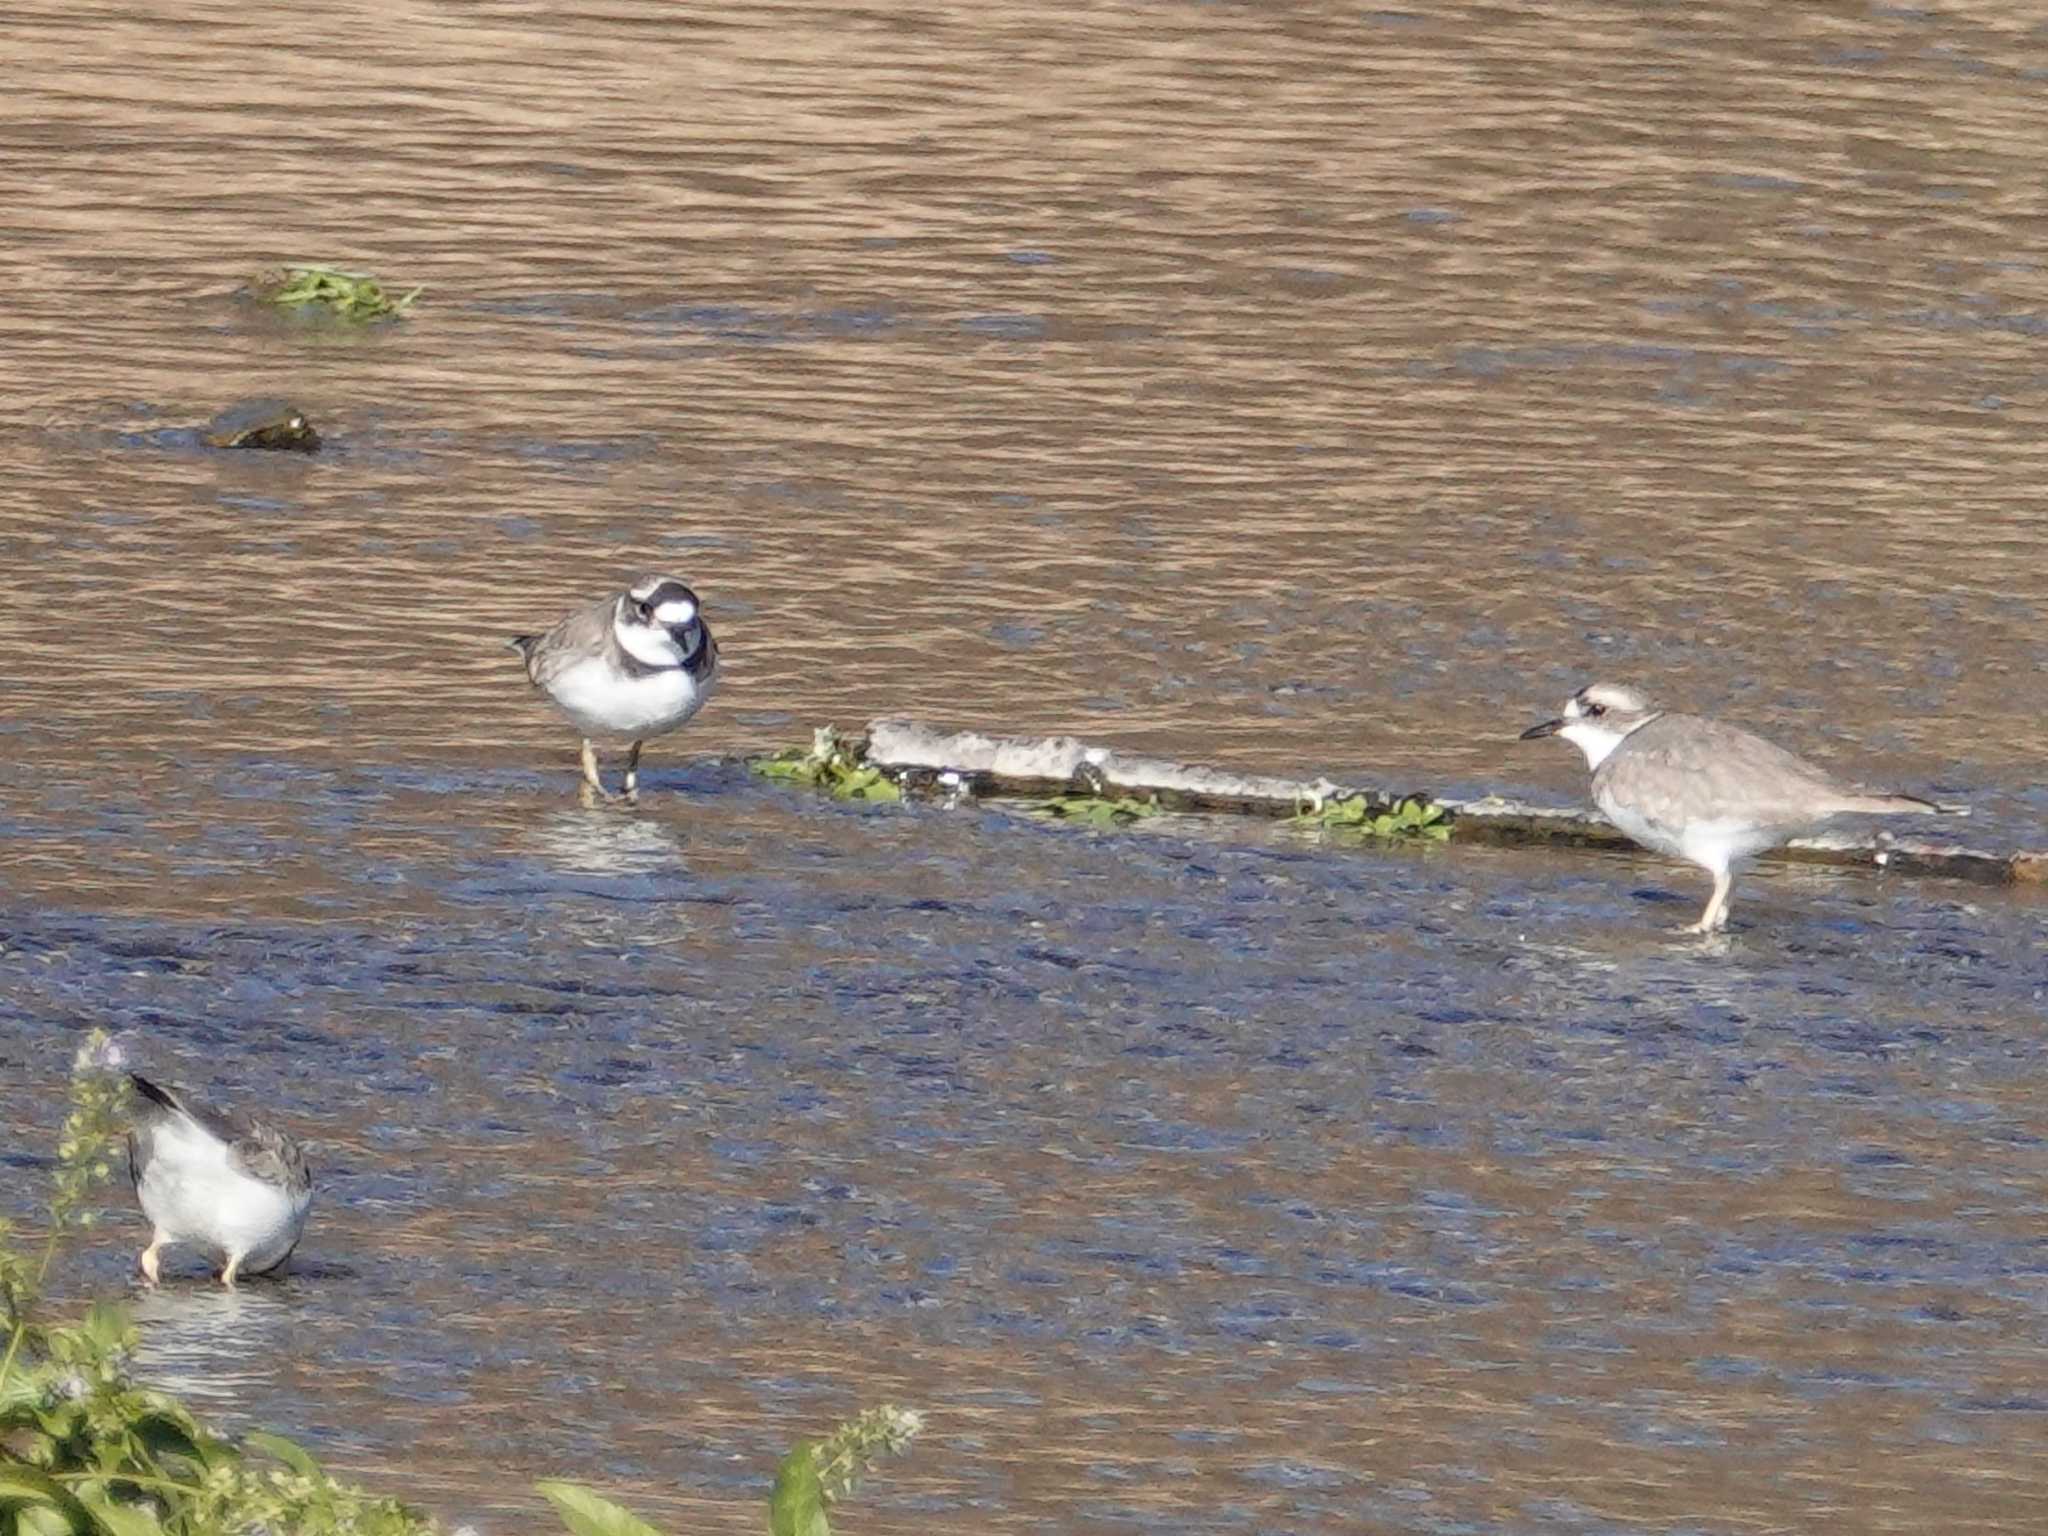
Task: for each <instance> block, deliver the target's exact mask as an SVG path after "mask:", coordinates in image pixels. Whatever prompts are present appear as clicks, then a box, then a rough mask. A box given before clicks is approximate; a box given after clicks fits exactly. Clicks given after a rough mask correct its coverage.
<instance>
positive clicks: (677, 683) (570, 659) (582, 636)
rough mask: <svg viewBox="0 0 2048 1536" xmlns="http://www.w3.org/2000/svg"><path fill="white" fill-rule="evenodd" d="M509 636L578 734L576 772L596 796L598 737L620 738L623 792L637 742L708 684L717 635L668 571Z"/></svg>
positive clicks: (698, 704) (630, 785)
mask: <svg viewBox="0 0 2048 1536" xmlns="http://www.w3.org/2000/svg"><path fill="white" fill-rule="evenodd" d="M512 644H513V645H514V646H516V647H518V650H519V654H520V655H522V656H523V657H525V658H526V675H527V676H528V677H529V678H530V679H532V681H533V685H534V686H535V687H536V688H538V689H540V690H541V691H542V692H543V693H545V694H546V695H547V696H548V697H549V698H550V699H552V700H553V701H554V703H555V707H556V708H557V709H559V710H561V712H562V713H563V714H565V715H567V716H568V717H569V719H570V720H571V721H572V722H574V724H575V726H576V729H577V730H579V731H581V732H582V733H583V780H584V782H585V783H586V784H588V785H589V786H590V788H591V790H592V791H593V792H594V793H595V794H597V795H600V796H602V795H603V794H604V793H605V787H604V781H603V779H601V778H600V777H599V776H598V771H597V747H598V744H599V743H600V742H603V743H606V744H613V745H616V744H627V751H626V790H625V794H626V798H627V799H628V800H631V799H633V798H634V797H635V796H636V795H637V794H638V793H639V789H640V748H641V746H642V744H643V743H645V742H646V741H647V740H648V738H650V737H653V736H660V735H663V734H665V733H667V732H669V731H672V730H674V729H675V728H676V727H677V726H679V725H681V724H682V723H683V722H684V721H685V720H688V719H689V718H690V716H692V715H694V714H696V713H697V711H698V710H700V709H702V708H703V707H704V701H705V700H706V699H708V698H709V697H710V696H711V690H712V688H713V687H715V686H716V684H717V682H718V642H717V641H716V640H714V639H712V637H711V626H710V625H709V624H706V623H705V622H704V614H703V611H702V610H701V609H700V608H699V606H698V603H697V594H696V593H694V592H692V591H691V590H690V589H689V588H688V587H686V586H684V585H683V584H682V583H681V582H680V581H677V580H676V579H675V578H674V577H673V576H643V577H641V578H640V579H639V580H638V581H636V582H634V583H633V585H632V586H630V587H628V588H627V589H626V590H625V591H623V592H620V593H617V594H615V595H614V596H611V597H607V598H605V599H604V600H603V601H601V602H596V603H592V604H591V605H590V606H589V607H588V608H579V609H577V610H576V612H574V613H572V614H570V615H569V616H568V617H567V618H566V619H564V620H562V622H561V623H559V624H557V625H556V626H555V627H554V628H553V629H551V630H549V631H548V632H547V633H546V634H542V635H520V636H518V637H517V638H515V639H514V640H513V642H512Z"/></svg>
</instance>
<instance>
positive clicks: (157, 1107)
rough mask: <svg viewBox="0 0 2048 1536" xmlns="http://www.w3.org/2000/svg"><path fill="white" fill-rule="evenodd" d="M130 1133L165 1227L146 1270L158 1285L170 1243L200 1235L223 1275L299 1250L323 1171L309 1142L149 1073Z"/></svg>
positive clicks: (158, 1231) (148, 1253) (268, 1266)
mask: <svg viewBox="0 0 2048 1536" xmlns="http://www.w3.org/2000/svg"><path fill="white" fill-rule="evenodd" d="M129 1081H130V1082H132V1083H134V1085H135V1091H136V1092H137V1093H138V1094H140V1095H141V1102H140V1103H139V1104H138V1105H137V1106H136V1112H135V1127H134V1129H133V1130H131V1131H130V1132H129V1133H128V1175H129V1177H130V1178H131V1179H133V1180H134V1182H135V1198H136V1199H137V1200H139V1201H140V1202H141V1204H142V1214H143V1215H145V1216H147V1217H148V1218H149V1221H150V1225H151V1226H152V1227H153V1228H154V1229H155V1231H154V1233H153V1234H152V1236H151V1237H150V1240H149V1246H148V1247H147V1248H145V1249H143V1250H142V1259H141V1266H142V1277H143V1279H145V1280H147V1281H148V1282H149V1283H150V1284H151V1285H155V1284H156V1283H157V1266H158V1256H159V1255H160V1254H161V1253H162V1252H163V1249H164V1247H165V1245H166V1244H170V1243H184V1242H191V1243H199V1244H202V1245H204V1246H205V1247H208V1248H211V1249H212V1250H213V1251H214V1252H216V1253H218V1254H219V1255H220V1257H221V1271H220V1283H221V1284H222V1285H225V1286H227V1287H228V1288H229V1289H233V1287H234V1284H235V1277H236V1276H237V1275H240V1274H243V1273H247V1274H252V1275H260V1274H262V1273H264V1272H265V1271H267V1270H272V1269H276V1268H277V1267H278V1266H279V1265H281V1264H282V1263H284V1261H285V1260H286V1259H288V1258H290V1257H291V1253H292V1249H294V1248H296V1247H297V1246H298V1244H299V1236H300V1234H301V1233H303V1232H304V1231H305V1230H306V1212H307V1211H308V1210H309V1209H310V1208H311V1206H312V1204H313V1179H312V1175H310V1174H309V1173H307V1171H306V1158H305V1154H304V1153H302V1152H301V1151H300V1150H299V1144H298V1143H297V1142H296V1141H293V1140H292V1138H291V1137H289V1136H287V1135H286V1134H285V1133H284V1132H283V1131H281V1130H279V1129H278V1128H277V1127H276V1126H274V1125H270V1124H267V1123H266V1122H264V1121H261V1120H245V1119H242V1118H240V1117H238V1116H229V1115H223V1114H218V1113H215V1112H214V1111H212V1110H208V1109H205V1108H203V1107H201V1106H199V1105H196V1104H193V1103H191V1102H190V1101H188V1100H186V1099H185V1098H183V1097H182V1096H181V1095H179V1094H178V1093H176V1092H174V1091H172V1090H171V1089H168V1088H159V1087H158V1086H157V1085H156V1084H155V1083H152V1082H151V1081H150V1080H149V1079H148V1078H146V1077H143V1076H141V1075H140V1074H139V1073H130V1074H129Z"/></svg>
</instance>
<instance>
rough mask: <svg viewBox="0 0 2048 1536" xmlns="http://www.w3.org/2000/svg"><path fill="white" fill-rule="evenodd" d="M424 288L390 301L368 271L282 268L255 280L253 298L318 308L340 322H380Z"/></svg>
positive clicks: (399, 310) (404, 307)
mask: <svg viewBox="0 0 2048 1536" xmlns="http://www.w3.org/2000/svg"><path fill="white" fill-rule="evenodd" d="M424 291H425V290H424V289H421V288H414V289H413V290H412V291H411V292H410V293H406V294H402V295H400V296H399V297H398V298H395V299H394V298H393V297H391V295H390V294H389V293H387V292H385V290H384V285H383V284H381V283H379V282H378V281H377V279H375V278H374V277H371V276H370V275H369V274H368V273H367V272H344V271H342V270H341V268H339V267H283V268H280V269H279V270H277V271H275V272H266V273H265V274H264V275H263V276H262V277H260V278H258V279H257V280H256V295H257V297H258V298H260V299H262V300H264V301H265V302H266V303H270V304H288V305H296V306H310V305H316V304H317V305H319V306H321V307H322V308H325V309H327V310H330V311H332V312H333V313H334V314H335V315H337V316H339V317H340V318H341V319H343V320H353V321H357V322H363V321H369V320H383V319H386V318H388V317H389V316H392V315H399V314H403V313H404V312H405V311H406V310H407V309H408V308H410V307H411V305H412V301H413V300H414V299H416V298H418V297H419V296H420V294H421V293H422V292H424Z"/></svg>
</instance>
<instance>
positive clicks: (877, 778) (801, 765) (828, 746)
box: [747, 725, 903, 800]
mask: <svg viewBox="0 0 2048 1536" xmlns="http://www.w3.org/2000/svg"><path fill="white" fill-rule="evenodd" d="M747 766H748V767H750V768H752V769H753V770H754V772H756V773H758V774H760V775H761V776H762V777H763V778H766V779H775V780H778V781H780V782H782V783H785V784H803V785H807V786H809V787H810V788H813V789H824V790H829V791H830V792H831V793H832V795H833V797H834V798H836V799H840V800H901V799H902V798H903V791H902V789H901V788H900V787H898V785H897V783H896V781H895V780H894V779H892V778H890V777H889V775H888V774H886V773H884V772H883V771H882V770H881V769H879V768H876V767H873V766H871V765H870V764H869V763H868V762H867V760H866V758H865V757H864V756H863V755H862V751H861V743H860V741H859V739H858V738H855V739H853V740H848V739H847V738H846V737H844V736H841V735H840V734H839V732H838V731H836V730H834V729H833V728H832V727H831V726H829V725H821V726H819V727H818V731H817V734H816V735H815V736H814V737H813V738H812V740H811V745H810V749H809V750H808V751H806V750H805V749H804V748H802V747H790V748H788V749H786V750H784V751H781V752H771V753H769V754H768V755H767V756H766V757H756V758H751V759H749V761H748V764H747Z"/></svg>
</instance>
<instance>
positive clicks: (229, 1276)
mask: <svg viewBox="0 0 2048 1536" xmlns="http://www.w3.org/2000/svg"><path fill="white" fill-rule="evenodd" d="M241 1267H242V1256H241V1255H240V1254H239V1253H231V1254H229V1255H228V1262H227V1267H226V1268H224V1269H222V1270H221V1272H220V1283H221V1284H222V1285H224V1286H226V1287H227V1288H228V1289H229V1290H231V1291H232V1290H233V1289H234V1288H235V1271H236V1270H238V1269H240V1268H241Z"/></svg>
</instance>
